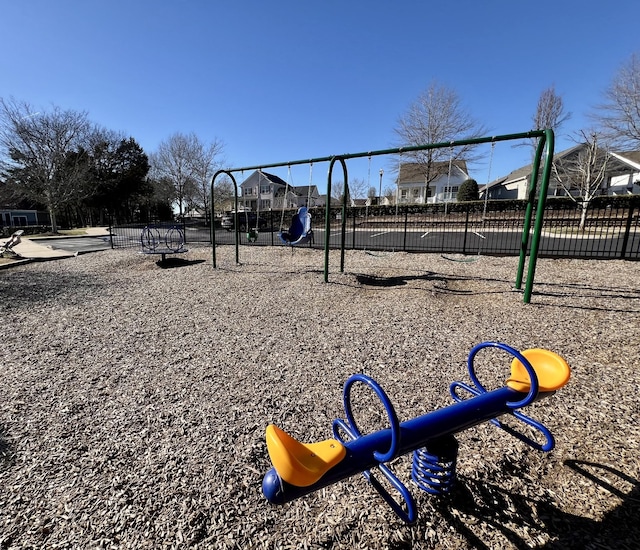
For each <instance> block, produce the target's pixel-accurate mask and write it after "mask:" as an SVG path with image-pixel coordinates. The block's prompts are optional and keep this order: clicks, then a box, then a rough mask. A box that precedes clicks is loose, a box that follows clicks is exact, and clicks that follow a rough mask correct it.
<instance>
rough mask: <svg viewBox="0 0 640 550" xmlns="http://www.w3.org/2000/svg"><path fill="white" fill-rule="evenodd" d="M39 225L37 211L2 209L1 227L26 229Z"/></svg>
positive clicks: (0, 212) (0, 214)
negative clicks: (27, 226)
mask: <svg viewBox="0 0 640 550" xmlns="http://www.w3.org/2000/svg"><path fill="white" fill-rule="evenodd" d="M39 223H40V222H39V221H38V211H37V210H22V209H15V208H0V227H3V226H4V227H24V226H26V225H39Z"/></svg>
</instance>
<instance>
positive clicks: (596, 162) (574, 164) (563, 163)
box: [553, 130, 610, 231]
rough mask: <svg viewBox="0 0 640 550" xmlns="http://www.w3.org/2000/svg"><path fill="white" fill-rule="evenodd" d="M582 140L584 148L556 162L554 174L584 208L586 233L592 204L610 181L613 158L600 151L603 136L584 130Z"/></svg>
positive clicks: (581, 217) (583, 226) (582, 225)
mask: <svg viewBox="0 0 640 550" xmlns="http://www.w3.org/2000/svg"><path fill="white" fill-rule="evenodd" d="M579 136H580V138H581V139H582V141H583V143H582V147H580V148H577V149H576V152H575V154H571V155H567V156H566V157H564V158H559V159H557V160H555V161H554V163H553V171H554V175H555V177H556V180H557V181H558V183H559V184H560V185H561V186H562V188H563V189H564V190H565V191H566V193H567V195H568V196H569V197H571V199H573V200H574V201H575V202H576V203H579V204H580V207H581V212H580V224H579V226H578V227H579V229H580V230H581V231H584V229H585V223H586V220H587V210H588V208H589V204H590V202H591V201H592V200H593V198H594V197H595V196H596V195H598V194H599V193H600V189H601V188H602V184H603V183H604V182H605V180H606V177H607V168H608V164H609V159H610V155H609V152H608V151H607V150H605V149H603V148H601V147H600V141H601V136H599V135H598V133H597V132H596V131H594V130H592V131H590V132H587V131H584V130H581V131H580V132H579Z"/></svg>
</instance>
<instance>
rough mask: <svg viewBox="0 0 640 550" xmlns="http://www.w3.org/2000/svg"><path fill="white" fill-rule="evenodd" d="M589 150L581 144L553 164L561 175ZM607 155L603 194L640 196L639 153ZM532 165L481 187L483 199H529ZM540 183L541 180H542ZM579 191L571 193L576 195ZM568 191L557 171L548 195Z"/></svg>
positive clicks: (557, 157) (557, 158)
mask: <svg viewBox="0 0 640 550" xmlns="http://www.w3.org/2000/svg"><path fill="white" fill-rule="evenodd" d="M585 148H586V145H585V144H579V145H576V146H574V147H571V148H569V149H566V150H565V151H561V152H560V153H557V154H556V155H554V156H553V160H554V164H555V166H556V167H557V168H558V170H559V171H560V172H561V171H562V167H563V166H567V165H571V163H575V162H576V159H577V158H578V156H579V155H580V154H581V153H582V152H583V151H584V149H585ZM603 155H608V160H607V166H606V174H605V177H604V179H603V181H602V186H601V189H600V194H602V195H621V194H632V193H633V194H636V193H640V151H631V152H626V153H613V152H609V153H606V152H603ZM531 172H532V165H531V164H528V165H527V166H522V167H521V168H518V169H516V170H514V171H513V172H511V173H510V174H508V175H507V176H502V177H500V178H498V179H495V180H494V181H492V182H490V183H489V184H488V185H485V186H483V187H481V188H480V198H484V196H485V193H487V192H488V193H489V197H488V198H490V199H519V200H524V199H526V198H527V190H528V188H529V182H530V181H531ZM539 181H540V180H539ZM577 193H578V191H577V190H571V194H572V195H576V194H577ZM566 195H567V191H566V189H565V187H563V186H562V185H561V183H560V181H559V180H558V177H557V173H556V171H555V170H553V171H552V173H551V177H550V179H549V187H548V189H547V196H566Z"/></svg>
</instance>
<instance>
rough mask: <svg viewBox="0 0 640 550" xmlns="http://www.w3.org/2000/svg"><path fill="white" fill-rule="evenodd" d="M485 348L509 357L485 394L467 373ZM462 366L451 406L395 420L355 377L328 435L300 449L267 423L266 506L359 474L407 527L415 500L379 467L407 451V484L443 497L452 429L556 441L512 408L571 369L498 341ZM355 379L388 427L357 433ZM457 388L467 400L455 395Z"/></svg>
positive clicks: (451, 478)
mask: <svg viewBox="0 0 640 550" xmlns="http://www.w3.org/2000/svg"><path fill="white" fill-rule="evenodd" d="M487 348H498V349H500V350H503V351H506V352H507V353H508V354H510V355H512V356H513V360H512V362H511V376H510V377H509V378H508V379H507V381H506V383H505V386H504V387H502V388H498V389H496V390H492V391H487V390H486V389H485V387H484V386H483V385H482V384H481V383H480V381H479V379H478V377H477V376H476V373H475V369H474V359H475V357H476V354H477V353H478V352H479V351H480V350H483V349H487ZM467 368H468V371H469V377H470V378H471V381H472V385H468V384H465V383H463V382H453V383H452V384H451V386H450V389H449V391H450V394H451V396H452V397H453V399H454V401H456V403H454V404H452V405H449V406H448V407H445V408H443V409H439V410H436V411H433V412H430V413H427V414H424V415H422V416H419V417H417V418H413V419H411V420H407V421H405V422H402V423H400V422H399V420H398V417H397V415H396V412H395V410H394V408H393V405H392V404H391V401H390V400H389V398H388V397H387V395H386V394H385V392H384V391H383V390H382V388H381V387H380V386H379V385H378V383H377V382H376V381H375V380H373V379H372V378H370V377H368V376H366V375H363V374H355V375H353V376H351V377H350V378H349V379H348V380H347V382H346V383H345V386H344V393H343V401H344V409H345V415H346V420H342V419H336V420H334V422H333V436H334V437H333V438H331V439H327V440H325V441H320V442H317V443H310V444H305V443H301V442H299V441H297V440H296V439H294V438H293V437H292V436H290V435H289V434H287V433H286V432H284V431H283V430H281V429H280V428H278V427H277V426H275V425H269V426H268V427H267V430H266V440H267V449H268V452H269V457H270V458H271V462H272V464H273V468H272V469H271V470H269V472H267V473H266V475H265V476H264V479H263V481H262V491H263V493H264V495H265V497H266V498H267V500H268V501H269V502H271V503H272V504H284V503H285V502H290V501H292V500H295V499H296V498H299V497H301V496H304V495H307V494H309V493H311V492H313V491H317V490H318V489H321V488H323V487H327V486H329V485H332V484H333V483H336V482H338V481H340V480H342V479H345V478H347V477H350V476H352V475H355V474H357V473H362V474H363V475H364V477H365V479H366V480H367V481H368V482H369V483H371V485H372V486H373V487H374V488H375V489H376V490H377V491H378V492H379V493H380V495H381V496H382V498H383V499H384V500H385V501H386V502H387V504H389V505H390V506H391V508H392V509H393V511H394V512H395V513H396V514H397V515H398V516H399V517H400V518H401V519H402V520H404V521H405V522H407V523H414V522H415V521H416V519H417V510H416V503H415V500H414V499H413V497H412V495H411V493H410V492H409V490H408V489H407V488H406V486H405V485H403V483H402V482H401V481H400V480H399V479H398V478H397V477H396V475H395V474H394V473H393V472H392V471H391V469H390V468H389V467H388V466H387V465H386V464H385V463H387V462H389V461H391V460H393V459H395V458H396V457H398V456H401V455H403V454H406V453H409V452H413V463H412V472H411V477H412V479H413V481H414V482H415V483H416V485H418V487H419V488H420V489H422V490H424V491H426V492H428V493H431V494H435V495H443V494H447V493H449V492H450V491H451V489H452V488H453V486H454V484H455V468H456V459H457V453H458V443H457V441H456V439H455V437H454V434H455V433H457V432H461V431H463V430H466V429H467V428H470V427H472V426H475V425H477V424H480V423H482V422H486V421H489V422H492V423H493V424H495V425H496V426H498V427H500V428H502V429H504V430H506V431H507V432H508V433H510V434H511V435H514V436H515V437H517V438H518V439H520V440H521V441H523V442H525V443H527V444H528V445H530V446H531V447H533V448H535V449H538V450H541V451H550V450H551V449H553V447H554V446H555V441H554V438H553V435H552V434H551V432H550V431H549V430H548V429H547V428H546V427H545V426H543V425H542V424H541V423H539V422H537V421H536V420H533V419H532V418H529V417H528V416H525V415H524V414H522V413H521V412H520V411H519V410H518V409H521V408H522V407H525V406H527V405H529V404H531V403H533V402H534V401H536V400H537V399H540V398H542V397H547V396H549V395H551V394H553V393H554V392H555V391H556V390H558V389H560V388H561V387H563V386H564V385H565V384H566V383H567V381H568V380H569V376H570V373H571V371H570V368H569V365H568V364H567V363H566V361H565V360H564V359H563V358H562V357H560V356H559V355H557V354H556V353H553V352H551V351H548V350H544V349H529V350H525V351H523V352H522V353H521V352H519V351H517V350H515V349H514V348H512V347H509V346H507V345H506V344H503V343H500V342H483V343H481V344H478V345H477V346H475V347H474V348H473V349H472V350H471V352H470V353H469V356H468V359H467ZM356 382H360V383H363V384H365V385H366V386H368V387H369V388H371V389H372V390H373V391H374V392H375V393H376V395H377V396H378V398H379V399H380V401H381V402H382V404H383V405H384V408H385V410H386V412H387V415H388V419H389V424H390V427H389V428H387V429H383V430H380V431H377V432H373V433H370V434H367V435H362V434H361V433H360V430H359V428H358V426H357V424H356V422H355V420H354V416H353V410H352V405H351V388H352V386H353V385H354V384H355V383H356ZM461 390H463V391H465V392H467V393H468V394H471V396H472V397H471V398H463V397H461V396H460V395H459V392H460V391H461ZM505 414H510V415H513V416H514V417H515V418H517V419H518V420H520V421H522V422H524V423H525V424H527V425H528V426H530V427H531V428H533V429H534V430H537V431H538V432H539V433H541V434H542V436H543V437H544V440H545V441H544V443H539V442H537V441H535V440H534V439H532V438H530V437H529V436H527V435H525V434H523V433H520V432H518V431H516V430H514V429H513V428H512V427H510V426H507V425H505V424H503V423H501V422H500V421H499V420H498V417H499V416H501V415H505ZM343 434H344V435H346V437H343ZM374 467H377V468H378V469H379V471H380V473H381V474H382V475H383V476H384V477H386V479H387V480H388V482H389V483H390V484H391V486H392V487H393V488H394V489H395V490H396V491H397V492H398V493H399V495H400V496H401V497H402V501H400V502H398V501H397V500H396V499H395V498H394V497H393V496H392V495H391V494H390V493H389V492H388V491H387V489H385V487H383V485H382V484H381V483H380V481H378V479H376V478H375V477H374V475H373V473H372V468H374ZM402 502H404V504H405V506H403V504H402ZM405 507H406V509H405Z"/></svg>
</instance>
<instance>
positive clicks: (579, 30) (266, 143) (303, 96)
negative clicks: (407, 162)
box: [0, 0, 640, 188]
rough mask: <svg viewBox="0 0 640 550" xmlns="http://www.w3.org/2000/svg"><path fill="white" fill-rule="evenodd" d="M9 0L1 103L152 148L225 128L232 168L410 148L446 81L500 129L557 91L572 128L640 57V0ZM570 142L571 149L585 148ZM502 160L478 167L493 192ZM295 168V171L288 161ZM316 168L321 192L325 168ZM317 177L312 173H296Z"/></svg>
mask: <svg viewBox="0 0 640 550" xmlns="http://www.w3.org/2000/svg"><path fill="white" fill-rule="evenodd" d="M0 6H1V10H0V13H1V16H0V51H1V52H2V54H1V55H0V96H1V97H5V98H8V97H11V96H13V97H14V98H16V99H18V100H24V101H27V102H29V103H30V104H32V105H33V106H34V107H35V108H47V107H50V106H51V105H56V106H59V107H61V108H63V109H74V110H78V111H87V112H88V114H89V118H90V119H91V120H92V121H93V122H96V123H98V124H100V125H102V126H104V127H106V128H109V129H111V130H117V131H122V132H125V133H126V134H129V135H131V136H133V137H134V138H135V139H136V140H137V141H138V143H140V145H141V146H142V147H143V148H144V149H145V151H146V152H148V153H151V152H153V151H154V150H155V149H156V147H157V146H158V144H159V143H160V142H161V141H162V140H165V139H167V138H168V137H169V136H170V135H171V134H173V133H175V132H183V133H189V132H195V133H196V134H197V135H198V136H199V137H200V139H201V140H202V141H205V142H206V141H211V140H213V139H215V138H217V139H219V140H222V141H223V142H224V143H225V158H226V163H225V164H226V165H227V166H229V167H240V166H247V165H255V164H267V163H273V162H281V161H289V160H298V159H307V158H311V157H319V156H328V155H333V154H341V153H356V152H361V151H371V150H378V149H386V148H389V147H394V146H397V145H398V143H397V137H396V136H395V134H394V131H393V129H394V127H395V126H396V123H397V120H398V118H399V116H400V115H402V114H403V113H404V112H405V111H406V110H407V108H408V106H409V105H410V103H411V102H413V101H414V100H415V99H416V98H417V97H418V95H419V94H420V92H421V91H423V90H425V89H426V88H427V86H428V85H429V83H430V82H431V81H432V80H433V79H437V80H438V81H439V82H440V83H441V84H444V85H446V86H448V87H450V88H452V89H454V90H455V91H456V92H457V93H458V94H459V96H460V97H461V99H462V102H463V104H464V106H465V107H466V109H467V110H468V111H469V112H470V113H471V114H472V115H473V116H474V117H476V118H477V119H478V120H479V121H481V122H482V123H484V124H485V125H486V126H487V127H488V128H490V132H489V133H490V134H491V135H498V134H510V133H516V132H524V131H527V130H530V129H531V124H532V123H531V118H532V115H533V114H534V112H535V107H536V104H537V101H538V97H539V95H540V92H541V91H542V90H543V89H545V88H547V87H549V86H550V85H555V87H556V92H557V93H558V94H560V95H561V96H562V97H563V99H564V101H565V105H566V109H567V110H568V111H571V112H572V113H573V117H572V119H571V120H570V121H569V123H567V124H566V127H565V128H564V130H565V131H566V132H567V133H570V132H571V131H572V130H576V129H579V128H582V127H585V126H586V125H587V124H588V121H587V120H586V118H585V116H584V115H585V113H586V112H587V111H588V110H589V109H590V108H591V107H592V106H593V105H594V104H596V103H598V102H599V101H600V99H601V94H602V91H603V90H604V89H605V88H606V87H607V85H608V84H609V83H610V82H611V79H612V78H613V76H614V75H615V74H616V72H617V71H618V69H619V67H620V65H621V64H623V63H626V62H627V61H628V59H629V58H630V56H631V54H632V53H633V52H634V51H636V52H638V51H640V45H639V43H638V35H637V32H636V31H635V30H634V28H635V27H634V25H636V23H637V21H638V20H640V2H638V1H637V0H619V1H618V2H615V3H613V4H606V3H604V4H602V3H601V4H599V5H595V4H594V3H593V2H584V0H553V1H551V0H540V1H538V2H521V1H515V0H485V1H478V0H458V1H456V2H428V1H425V0H411V1H405V2H396V3H392V2H389V1H381V0H368V1H365V0H351V1H347V0H323V1H316V2H314V1H310V0H308V1H303V0H297V1H293V0H272V1H268V2H267V1H263V0H233V1H215V0H193V1H187V0H180V1H179V0H162V1H160V0H153V1H151V0H109V1H100V2H98V1H93V0H20V1H16V0H0ZM558 142H559V143H558V147H557V150H560V149H563V148H565V147H568V146H569V145H570V142H568V141H567V139H566V138H563V136H559V139H558ZM487 148H488V147H487ZM529 154H530V153H529V151H528V150H527V149H526V148H512V147H510V146H509V145H508V144H498V145H496V149H495V154H494V162H493V167H492V173H491V179H494V178H496V177H498V176H500V175H505V174H506V173H508V172H509V171H511V170H512V169H514V168H518V167H519V166H521V165H524V164H527V162H528V160H529ZM487 158H488V151H487ZM390 166H391V164H390V159H386V158H383V157H376V158H374V159H373V160H372V163H371V166H370V167H369V166H368V165H367V163H366V160H365V161H362V162H359V163H354V164H353V165H350V167H349V171H350V176H351V177H360V178H362V179H366V180H367V181H369V182H370V183H371V185H373V186H375V187H376V188H377V187H378V185H379V175H378V173H379V170H380V168H383V169H385V172H386V175H385V176H384V180H383V185H384V186H385V187H386V186H387V185H389V184H391V183H393V180H392V175H391V170H390ZM486 168H487V167H486V164H485V166H478V167H476V168H475V170H474V167H471V176H472V177H475V178H476V179H477V180H478V183H480V184H481V185H482V184H484V183H486V180H487V177H488V175H487V173H486V172H487V170H486ZM369 172H370V173H371V176H369V175H368V174H369ZM279 174H280V175H281V176H282V177H285V178H286V177H287V173H286V169H285V170H284V171H283V172H280V173H279ZM245 176H248V174H245ZM313 176H314V178H313V179H314V183H316V184H318V185H319V187H321V188H322V187H323V186H324V184H325V182H326V167H324V166H320V165H318V166H316V167H314V172H313ZM308 178H309V173H308V169H307V168H304V170H302V169H300V170H297V171H294V174H293V175H292V180H293V181H292V182H293V183H294V184H296V185H305V184H306V183H307V182H308Z"/></svg>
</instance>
